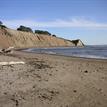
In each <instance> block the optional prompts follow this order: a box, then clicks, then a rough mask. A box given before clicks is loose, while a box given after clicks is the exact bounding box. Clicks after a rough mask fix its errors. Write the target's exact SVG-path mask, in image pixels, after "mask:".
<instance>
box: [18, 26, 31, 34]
mask: <svg viewBox="0 0 107 107" xmlns="http://www.w3.org/2000/svg"><path fill="white" fill-rule="evenodd" d="M17 30H19V31H24V32H31V33H33V31H32V29H31V28H29V27H26V26H22V25H21V26H20V27H19V28H17Z"/></svg>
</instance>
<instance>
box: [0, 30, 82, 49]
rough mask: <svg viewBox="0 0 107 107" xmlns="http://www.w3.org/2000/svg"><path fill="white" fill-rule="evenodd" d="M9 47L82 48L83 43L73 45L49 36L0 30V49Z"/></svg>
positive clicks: (73, 43)
mask: <svg viewBox="0 0 107 107" xmlns="http://www.w3.org/2000/svg"><path fill="white" fill-rule="evenodd" d="M9 46H14V47H16V48H28V47H56V46H83V43H82V41H77V42H76V44H75V42H72V41H70V40H66V39H62V38H58V37H53V36H49V35H39V34H34V33H28V32H22V31H16V30H13V29H7V28H0V48H5V47H9Z"/></svg>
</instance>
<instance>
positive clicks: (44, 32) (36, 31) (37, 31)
mask: <svg viewBox="0 0 107 107" xmlns="http://www.w3.org/2000/svg"><path fill="white" fill-rule="evenodd" d="M35 33H37V34H44V35H51V33H49V32H48V31H43V30H35Z"/></svg>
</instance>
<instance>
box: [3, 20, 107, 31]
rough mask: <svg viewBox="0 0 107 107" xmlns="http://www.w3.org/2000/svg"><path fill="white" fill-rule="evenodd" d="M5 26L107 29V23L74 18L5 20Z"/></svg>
mask: <svg viewBox="0 0 107 107" xmlns="http://www.w3.org/2000/svg"><path fill="white" fill-rule="evenodd" d="M3 22H4V24H5V25H7V26H8V27H14V28H16V27H18V26H20V25H24V26H29V27H31V28H37V27H38V28H39V27H40V28H67V27H68V28H91V29H92V28H98V29H107V23H98V22H93V21H90V20H85V19H76V18H72V19H70V20H61V19H58V20H54V21H46V22H40V21H35V20H4V21H3Z"/></svg>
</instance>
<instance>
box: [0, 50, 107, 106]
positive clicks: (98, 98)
mask: <svg viewBox="0 0 107 107" xmlns="http://www.w3.org/2000/svg"><path fill="white" fill-rule="evenodd" d="M11 60H12V61H25V62H26V64H25V65H21V64H17V65H8V66H0V107H107V60H95V59H83V58H72V57H64V56H55V55H45V54H33V53H25V52H15V53H14V54H11V55H6V56H5V55H0V61H11Z"/></svg>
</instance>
